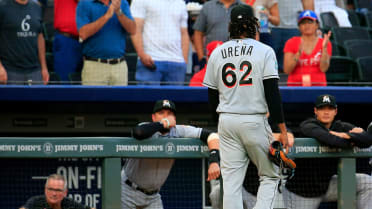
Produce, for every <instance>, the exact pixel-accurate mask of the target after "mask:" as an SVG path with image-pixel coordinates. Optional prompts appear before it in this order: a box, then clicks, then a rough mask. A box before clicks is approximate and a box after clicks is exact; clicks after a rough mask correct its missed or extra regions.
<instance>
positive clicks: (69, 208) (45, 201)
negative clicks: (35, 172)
mask: <svg viewBox="0 0 372 209" xmlns="http://www.w3.org/2000/svg"><path fill="white" fill-rule="evenodd" d="M44 192H45V194H44V195H40V196H34V197H31V198H30V199H28V200H27V202H26V204H25V205H24V206H22V207H21V208H20V209H46V208H49V209H90V207H88V206H83V205H82V204H80V203H78V202H76V201H74V200H72V199H70V198H67V197H66V196H67V192H68V191H67V182H66V180H65V178H64V177H63V176H61V175H59V174H52V175H50V176H49V177H48V179H47V181H46V183H45V190H44Z"/></svg>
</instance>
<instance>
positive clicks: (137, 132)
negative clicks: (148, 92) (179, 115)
mask: <svg viewBox="0 0 372 209" xmlns="http://www.w3.org/2000/svg"><path fill="white" fill-rule="evenodd" d="M175 125H176V122H175V120H172V119H171V118H164V119H162V120H161V121H159V122H148V123H140V124H138V125H137V126H136V127H134V128H133V129H132V136H133V137H134V138H136V139H138V140H142V139H147V138H149V137H151V136H152V135H154V134H155V133H156V132H158V131H161V132H163V131H167V130H169V128H171V127H174V126H175Z"/></svg>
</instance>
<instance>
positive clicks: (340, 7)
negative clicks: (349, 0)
mask: <svg viewBox="0 0 372 209" xmlns="http://www.w3.org/2000/svg"><path fill="white" fill-rule="evenodd" d="M311 1H312V7H310V8H309V9H310V10H313V11H315V13H316V14H317V15H318V16H320V14H321V13H323V12H332V13H333V14H334V16H335V18H336V19H337V23H338V25H339V26H340V27H351V23H350V20H349V15H348V14H347V12H346V10H345V8H346V6H345V0H311Z"/></svg>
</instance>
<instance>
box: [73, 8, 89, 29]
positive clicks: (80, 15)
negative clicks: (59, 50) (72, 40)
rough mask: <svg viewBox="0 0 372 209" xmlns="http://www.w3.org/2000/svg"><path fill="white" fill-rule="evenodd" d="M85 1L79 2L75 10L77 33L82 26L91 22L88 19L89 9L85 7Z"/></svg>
mask: <svg viewBox="0 0 372 209" xmlns="http://www.w3.org/2000/svg"><path fill="white" fill-rule="evenodd" d="M87 3H89V2H87V1H79V3H78V6H77V8H76V25H77V29H78V31H79V30H80V28H82V27H83V26H84V25H86V24H89V23H90V22H91V20H90V18H89V13H90V9H89V7H88V5H87Z"/></svg>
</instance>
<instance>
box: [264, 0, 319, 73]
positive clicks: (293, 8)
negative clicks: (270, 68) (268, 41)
mask: <svg viewBox="0 0 372 209" xmlns="http://www.w3.org/2000/svg"><path fill="white" fill-rule="evenodd" d="M310 1H313V0H302V1H301V2H300V1H293V0H280V1H278V8H279V14H280V24H279V25H278V26H275V25H274V26H273V27H272V28H271V36H272V39H273V49H274V51H275V54H276V58H277V60H278V66H279V70H280V71H283V48H284V45H285V42H287V40H288V39H290V38H292V37H293V36H299V35H300V31H299V30H298V27H297V17H298V14H299V13H301V12H302V11H303V10H304V9H305V10H307V9H309V8H307V5H308V4H309V3H308V2H310Z"/></svg>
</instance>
